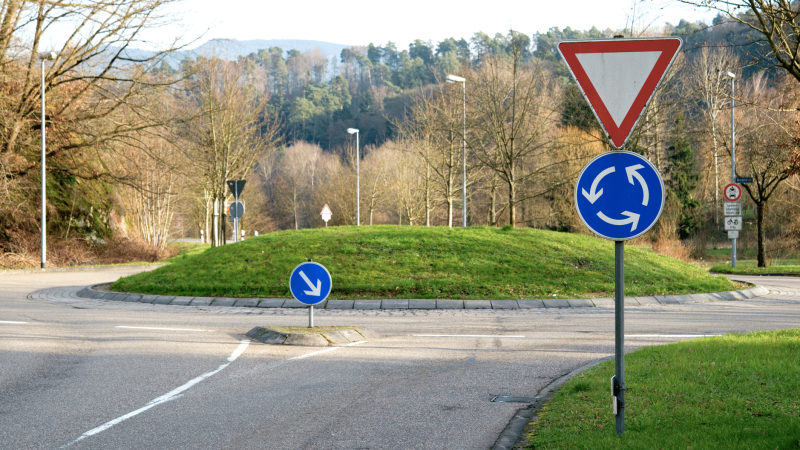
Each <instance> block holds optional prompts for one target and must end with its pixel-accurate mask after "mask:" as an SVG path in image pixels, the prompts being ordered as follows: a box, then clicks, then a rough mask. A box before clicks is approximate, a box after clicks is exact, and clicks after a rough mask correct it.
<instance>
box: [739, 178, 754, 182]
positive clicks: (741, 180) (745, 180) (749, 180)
mask: <svg viewBox="0 0 800 450" xmlns="http://www.w3.org/2000/svg"><path fill="white" fill-rule="evenodd" d="M736 182H737V183H752V182H753V177H736Z"/></svg>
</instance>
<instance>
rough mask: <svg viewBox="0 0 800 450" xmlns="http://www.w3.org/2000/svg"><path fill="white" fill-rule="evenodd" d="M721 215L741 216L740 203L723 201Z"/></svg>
mask: <svg viewBox="0 0 800 450" xmlns="http://www.w3.org/2000/svg"><path fill="white" fill-rule="evenodd" d="M722 206H723V210H722V212H723V215H724V216H725V217H728V216H741V215H742V203H741V202H725V203H723V205H722Z"/></svg>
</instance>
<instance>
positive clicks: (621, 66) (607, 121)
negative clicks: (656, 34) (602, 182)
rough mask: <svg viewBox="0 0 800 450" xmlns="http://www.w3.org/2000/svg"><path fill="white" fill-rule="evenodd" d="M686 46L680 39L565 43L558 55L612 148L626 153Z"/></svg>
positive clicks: (562, 44) (559, 48) (561, 45)
mask: <svg viewBox="0 0 800 450" xmlns="http://www.w3.org/2000/svg"><path fill="white" fill-rule="evenodd" d="M682 44H683V42H682V41H681V39H680V38H661V39H609V40H595V41H564V42H562V43H560V44H558V51H559V52H560V53H561V56H562V57H563V58H564V61H566V63H567V66H569V70H570V71H571V72H572V76H573V77H575V81H577V82H578V86H579V87H580V88H581V91H582V92H583V95H584V96H585V97H586V100H587V101H588V102H589V105H591V107H592V110H593V111H594V114H595V116H597V119H598V120H599V121H600V124H601V125H602V126H603V129H605V131H606V133H607V134H608V137H609V138H610V139H611V143H612V144H613V145H614V146H615V147H617V148H622V147H623V146H624V145H625V143H626V142H627V141H628V138H629V137H630V135H631V132H632V131H633V129H634V128H635V127H636V124H637V123H638V122H639V118H640V117H641V116H642V114H643V113H644V111H645V109H647V105H648V103H650V99H651V98H652V97H653V93H654V92H655V91H656V88H658V85H659V83H660V82H661V79H662V78H663V77H664V74H665V73H666V72H667V69H669V67H670V66H671V65H672V61H673V60H674V59H675V56H676V55H677V54H678V50H680V48H681V45H682Z"/></svg>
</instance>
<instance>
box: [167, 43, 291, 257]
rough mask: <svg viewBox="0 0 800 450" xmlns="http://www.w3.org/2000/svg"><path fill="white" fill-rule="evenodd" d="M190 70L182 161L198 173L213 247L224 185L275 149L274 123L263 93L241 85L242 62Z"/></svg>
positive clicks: (219, 236) (201, 61)
mask: <svg viewBox="0 0 800 450" xmlns="http://www.w3.org/2000/svg"><path fill="white" fill-rule="evenodd" d="M190 70H192V71H193V75H192V77H191V78H190V79H189V80H188V81H187V86H186V90H185V94H184V99H185V101H186V104H187V109H188V110H189V111H191V112H192V114H193V120H191V121H189V122H187V123H186V126H185V127H183V128H182V129H181V131H180V133H181V136H182V138H183V140H184V141H185V142H186V145H185V146H184V151H185V153H186V157H188V158H189V159H190V160H192V161H194V163H195V166H196V167H197V168H199V170H200V171H201V172H202V177H200V178H199V180H198V181H200V183H199V184H200V186H199V188H200V189H207V190H208V191H209V193H210V197H211V199H212V202H213V219H212V226H211V228H212V229H211V230H210V231H211V233H210V234H211V235H210V237H211V244H212V246H217V245H220V244H221V243H223V239H224V232H223V231H224V226H225V214H224V212H223V211H222V207H223V205H224V202H225V198H226V197H227V196H228V188H227V185H226V181H227V180H231V179H237V178H241V177H244V176H245V175H246V174H247V173H248V172H249V171H250V169H251V168H252V167H253V164H254V163H255V162H256V161H257V160H258V159H259V158H262V157H264V156H265V155H267V154H269V153H270V152H274V151H275V150H276V149H277V146H278V142H279V141H280V136H279V133H278V131H279V122H278V119H277V118H276V117H274V116H273V115H272V113H270V111H269V110H268V109H267V100H268V92H267V90H266V87H265V86H257V85H253V84H250V83H247V82H246V81H247V79H246V78H247V73H246V71H245V70H244V67H243V63H242V62H225V61H222V60H220V59H217V58H212V59H205V58H198V60H197V61H196V62H195V63H194V64H193V65H192V66H191V67H190Z"/></svg>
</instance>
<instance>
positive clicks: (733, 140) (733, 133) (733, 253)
mask: <svg viewBox="0 0 800 450" xmlns="http://www.w3.org/2000/svg"><path fill="white" fill-rule="evenodd" d="M725 75H727V76H729V77H730V78H731V183H736V128H735V126H734V121H733V118H734V114H733V107H734V105H735V100H734V98H733V95H734V94H735V93H736V91H735V88H734V85H735V83H736V75H734V74H733V72H727V73H726V74H725ZM731 267H736V239H731Z"/></svg>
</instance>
